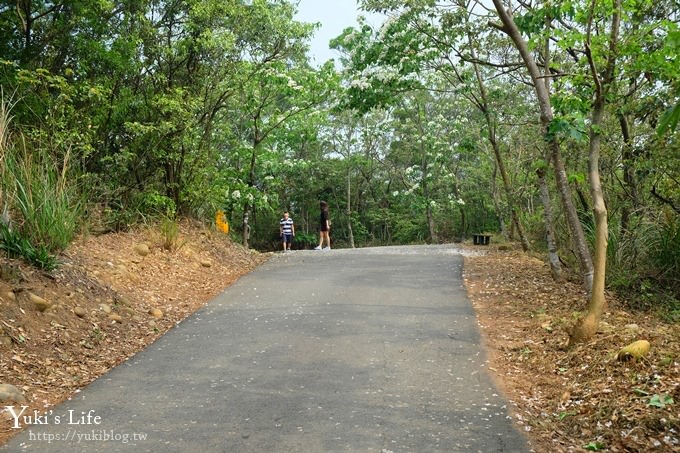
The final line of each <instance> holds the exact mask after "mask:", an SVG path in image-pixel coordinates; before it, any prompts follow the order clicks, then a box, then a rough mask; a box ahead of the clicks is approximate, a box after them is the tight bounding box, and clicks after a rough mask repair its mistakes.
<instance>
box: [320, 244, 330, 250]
mask: <svg viewBox="0 0 680 453" xmlns="http://www.w3.org/2000/svg"><path fill="white" fill-rule="evenodd" d="M330 249H331V246H330V245H329V246H328V247H324V248H322V249H321V250H325V251H329V250H330Z"/></svg>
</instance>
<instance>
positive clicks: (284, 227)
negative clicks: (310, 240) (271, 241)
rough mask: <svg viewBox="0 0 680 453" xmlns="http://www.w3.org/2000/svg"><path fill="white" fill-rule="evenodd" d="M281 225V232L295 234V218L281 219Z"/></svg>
mask: <svg viewBox="0 0 680 453" xmlns="http://www.w3.org/2000/svg"><path fill="white" fill-rule="evenodd" d="M279 225H281V232H282V233H283V234H293V219H291V218H290V217H288V218H287V219H281V220H280V221H279Z"/></svg>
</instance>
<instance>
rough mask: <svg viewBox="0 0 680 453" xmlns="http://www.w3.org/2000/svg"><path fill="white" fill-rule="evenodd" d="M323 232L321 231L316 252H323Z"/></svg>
mask: <svg viewBox="0 0 680 453" xmlns="http://www.w3.org/2000/svg"><path fill="white" fill-rule="evenodd" d="M323 233H324V232H323V231H319V245H317V246H316V247H314V250H321V247H323Z"/></svg>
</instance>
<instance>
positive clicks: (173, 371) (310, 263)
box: [0, 246, 528, 453]
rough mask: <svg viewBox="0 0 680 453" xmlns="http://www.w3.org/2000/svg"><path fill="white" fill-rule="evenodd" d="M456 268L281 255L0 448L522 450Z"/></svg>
mask: <svg viewBox="0 0 680 453" xmlns="http://www.w3.org/2000/svg"><path fill="white" fill-rule="evenodd" d="M462 265H463V260H462V256H460V255H459V254H457V253H456V250H455V249H454V248H451V247H434V246H418V247H385V248H374V249H361V250H333V251H331V252H322V251H316V252H314V251H299V252H290V253H287V254H285V255H284V254H279V255H277V256H276V257H274V258H273V259H271V260H270V261H269V262H268V263H266V264H265V265H263V266H261V267H260V268H259V269H258V270H256V271H255V272H253V273H251V274H249V275H247V276H245V277H243V278H241V279H240V280H239V281H238V282H237V283H236V284H234V285H233V286H231V287H230V288H228V289H227V290H226V291H225V292H223V293H222V294H221V295H220V296H218V297H217V298H216V299H215V300H213V301H212V302H211V303H210V304H208V305H207V306H206V307H204V308H203V309H202V310H200V311H198V312H197V313H195V314H194V315H193V316H191V317H189V318H188V319H187V320H185V321H184V322H182V323H181V324H180V325H178V326H177V327H176V328H174V329H173V330H171V331H170V332H169V333H168V334H166V335H165V336H163V337H162V338H160V339H159V340H158V341H157V342H156V343H154V344H153V345H151V346H150V347H148V348H147V349H146V350H144V351H143V352H141V353H139V354H137V355H136V356H134V357H133V358H132V359H130V360H128V361H127V362H126V363H124V364H122V365H120V366H119V367H117V368H115V369H114V370H112V371H111V372H110V373H108V374H107V375H106V376H104V377H102V378H100V379H99V380H97V381H95V382H94V383H93V384H91V385H90V386H89V387H87V388H86V389H84V390H83V391H82V392H81V393H79V394H78V395H76V396H75V397H74V398H73V400H71V401H69V402H67V403H65V404H63V405H61V406H59V407H58V408H56V409H55V410H54V411H53V413H52V414H51V415H49V417H48V418H47V420H46V421H47V423H46V424H43V425H31V426H29V427H27V429H25V430H24V431H23V432H22V434H21V435H19V436H17V437H15V438H14V439H12V441H11V442H10V443H8V444H6V445H5V446H4V447H3V448H0V451H2V452H4V451H12V452H14V451H40V452H76V451H83V452H84V451H88V452H90V451H124V452H128V451H132V452H143V451H148V452H203V453H210V452H304V453H308V452H379V453H387V452H394V453H398V452H428V453H429V452H438V451H441V452H485V453H486V452H513V453H514V452H523V451H528V448H527V446H526V444H525V441H524V439H523V438H522V435H521V434H520V433H518V432H517V431H516V430H515V429H514V428H513V427H512V425H511V421H510V420H509V418H508V417H507V414H506V404H507V403H506V402H505V401H504V400H503V398H502V397H501V396H499V394H498V392H497V391H496V389H495V388H494V386H493V384H492V383H491V381H490V379H489V377H488V376H487V375H486V372H485V367H484V360H485V359H484V353H483V350H482V348H481V346H480V337H479V333H478V330H477V323H476V320H475V317H474V313H473V310H472V308H471V306H470V303H469V301H468V300H467V298H466V295H465V290H464V288H463V285H462V281H461V272H462ZM69 411H70V412H69ZM57 416H59V417H60V420H59V421H60V422H61V423H59V424H57V423H56V417H57ZM97 417H98V418H97ZM43 421H44V420H43ZM76 422H79V423H78V424H76ZM57 439H59V440H57ZM64 439H65V440H64Z"/></svg>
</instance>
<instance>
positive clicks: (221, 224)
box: [215, 211, 229, 234]
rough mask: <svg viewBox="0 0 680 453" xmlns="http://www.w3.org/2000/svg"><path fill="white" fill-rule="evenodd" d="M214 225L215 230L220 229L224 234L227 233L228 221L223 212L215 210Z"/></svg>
mask: <svg viewBox="0 0 680 453" xmlns="http://www.w3.org/2000/svg"><path fill="white" fill-rule="evenodd" d="M215 225H216V226H217V231H221V232H222V233H224V234H227V233H229V222H228V221H227V218H226V217H225V216H224V212H222V211H217V212H216V213H215Z"/></svg>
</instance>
